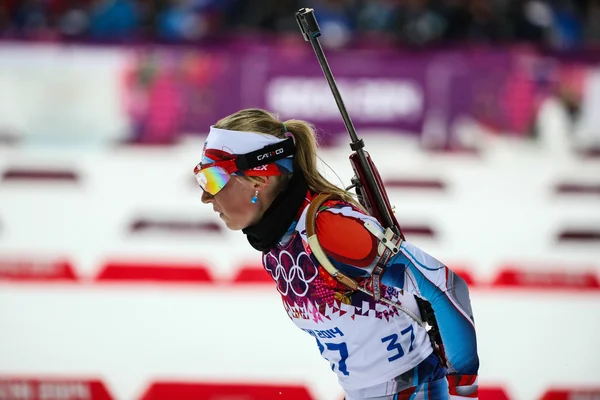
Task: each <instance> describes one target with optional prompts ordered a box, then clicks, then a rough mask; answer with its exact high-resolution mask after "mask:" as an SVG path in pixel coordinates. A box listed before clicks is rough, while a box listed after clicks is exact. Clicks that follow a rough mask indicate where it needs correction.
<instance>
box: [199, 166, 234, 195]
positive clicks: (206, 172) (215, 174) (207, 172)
mask: <svg viewBox="0 0 600 400" xmlns="http://www.w3.org/2000/svg"><path fill="white" fill-rule="evenodd" d="M229 177H230V175H229V174H228V173H227V171H225V170H224V169H223V168H221V167H207V168H203V169H201V170H199V171H198V172H197V173H196V181H198V185H200V187H201V188H202V189H203V190H204V191H205V192H208V193H210V194H211V195H213V196H214V195H215V194H217V193H219V191H220V190H221V189H223V187H225V185H226V184H227V182H229Z"/></svg>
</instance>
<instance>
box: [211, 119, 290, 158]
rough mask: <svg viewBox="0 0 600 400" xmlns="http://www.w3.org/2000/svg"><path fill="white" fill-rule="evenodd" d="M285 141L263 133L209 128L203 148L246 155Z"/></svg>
mask: <svg viewBox="0 0 600 400" xmlns="http://www.w3.org/2000/svg"><path fill="white" fill-rule="evenodd" d="M286 139H287V138H285V139H280V138H278V137H275V136H273V135H267V134H265V133H256V132H242V131H230V130H228V129H219V128H215V127H214V126H211V127H210V132H209V134H208V137H207V138H206V143H205V144H204V148H205V149H215V150H221V151H225V152H227V153H230V154H246V153H250V152H251V151H255V150H260V149H262V148H263V147H265V146H268V145H270V144H275V143H281V142H283V141H284V140H286ZM202 158H204V154H202Z"/></svg>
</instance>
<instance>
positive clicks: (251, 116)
mask: <svg viewBox="0 0 600 400" xmlns="http://www.w3.org/2000/svg"><path fill="white" fill-rule="evenodd" d="M283 124H285V128H286V130H287V131H288V132H290V133H291V134H292V135H293V136H294V142H295V144H296V154H295V156H294V168H295V169H296V170H297V169H300V170H301V171H302V172H303V173H304V179H305V180H306V183H307V185H308V188H309V189H310V190H312V191H313V192H316V193H332V194H335V195H337V196H338V197H340V198H341V199H342V200H344V201H347V202H350V203H352V204H354V205H356V206H358V207H361V206H360V204H358V203H357V201H356V200H355V199H354V198H353V197H352V194H351V193H350V192H348V191H346V190H344V189H342V188H339V187H338V186H336V185H334V184H333V183H331V182H329V181H328V180H327V179H326V178H325V177H324V176H323V175H321V173H320V172H319V170H318V169H317V148H318V144H317V137H316V134H315V129H314V127H313V125H312V124H310V123H308V122H306V121H302V120H298V119H289V120H287V121H280V120H279V119H278V117H277V115H275V114H273V113H270V112H268V111H265V110H262V109H259V108H248V109H245V110H240V111H238V112H236V113H233V114H231V115H229V116H227V117H225V118H222V119H221V120H219V121H218V122H217V123H216V124H215V128H219V129H227V130H232V131H244V132H258V133H266V134H269V135H273V136H276V137H278V138H281V139H284V138H285V137H286V135H285V131H284V127H283ZM249 179H250V178H249ZM284 181H285V182H287V180H284ZM361 208H362V207H361Z"/></svg>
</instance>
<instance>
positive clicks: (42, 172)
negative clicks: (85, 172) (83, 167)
mask: <svg viewBox="0 0 600 400" xmlns="http://www.w3.org/2000/svg"><path fill="white" fill-rule="evenodd" d="M2 181H3V182H11V183H13V182H26V183H28V184H31V183H33V182H52V183H54V182H56V183H69V184H76V183H77V182H78V181H79V175H78V174H77V173H76V172H74V171H69V170H60V169H31V168H27V169H25V168H7V169H6V171H4V173H3V174H2Z"/></svg>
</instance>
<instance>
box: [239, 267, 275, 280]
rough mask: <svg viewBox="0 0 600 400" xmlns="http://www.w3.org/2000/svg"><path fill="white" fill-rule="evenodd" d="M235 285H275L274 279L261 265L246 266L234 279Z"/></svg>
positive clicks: (240, 269)
mask: <svg viewBox="0 0 600 400" xmlns="http://www.w3.org/2000/svg"><path fill="white" fill-rule="evenodd" d="M232 283H233V284H257V283H259V284H273V278H271V276H270V275H269V273H268V272H267V271H265V269H264V268H263V266H262V265H261V264H256V265H244V266H242V267H241V268H239V269H238V272H237V273H236V274H235V276H234V277H233V279H232Z"/></svg>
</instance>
